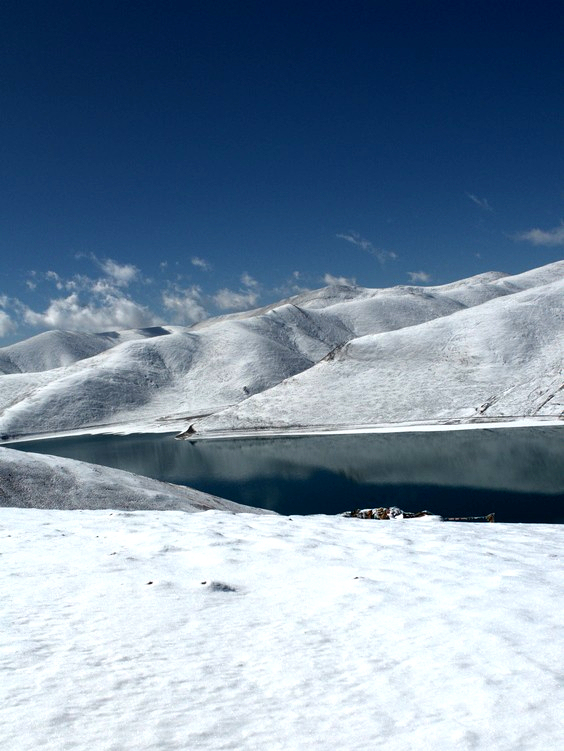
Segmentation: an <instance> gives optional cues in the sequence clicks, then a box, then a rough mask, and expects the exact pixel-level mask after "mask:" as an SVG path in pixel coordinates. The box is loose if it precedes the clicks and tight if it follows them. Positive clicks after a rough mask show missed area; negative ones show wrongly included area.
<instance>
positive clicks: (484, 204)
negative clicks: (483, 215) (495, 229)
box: [466, 193, 493, 212]
mask: <svg viewBox="0 0 564 751" xmlns="http://www.w3.org/2000/svg"><path fill="white" fill-rule="evenodd" d="M466 195H467V196H468V198H469V199H470V200H471V201H472V202H473V203H475V204H476V206H479V207H480V208H481V209H483V210H484V211H489V212H493V209H492V207H491V206H490V204H489V203H488V199H487V198H478V196H475V195H474V193H466Z"/></svg>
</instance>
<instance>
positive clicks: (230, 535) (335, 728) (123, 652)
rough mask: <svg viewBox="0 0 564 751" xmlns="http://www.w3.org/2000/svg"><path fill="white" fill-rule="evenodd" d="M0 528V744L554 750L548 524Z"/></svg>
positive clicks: (561, 643)
mask: <svg viewBox="0 0 564 751" xmlns="http://www.w3.org/2000/svg"><path fill="white" fill-rule="evenodd" d="M0 519H1V526H0V539H1V547H0V552H1V554H2V570H3V577H2V582H3V607H2V613H1V615H0V619H1V629H2V635H3V638H2V642H1V645H0V656H1V657H0V659H1V663H2V682H1V689H0V696H1V701H0V733H1V737H2V738H3V748H6V749H10V750H14V751H15V750H16V749H17V750H18V751H36V750H37V749H43V750H44V751H61V750H62V749H74V750H75V751H80V750H84V751H91V750H92V749H100V750H103V751H129V750H131V751H174V750H175V749H178V750H179V751H186V749H199V750H201V751H204V750H206V749H209V750H210V751H218V750H219V749H233V751H247V750H248V751H250V750H251V749H253V750H255V749H269V751H289V750H290V749H291V750H292V751H293V750H296V751H298V749H299V750H301V749H311V751H327V749H339V750H340V749H347V751H357V750H358V751H366V750H367V749H386V751H452V750H453V749H456V750H457V751H464V750H466V749H468V750H470V749H473V750H474V751H476V750H477V751H516V750H517V749H519V751H541V750H542V751H549V750H550V751H552V750H554V751H556V749H561V748H564V669H563V666H564V639H563V636H564V635H563V627H562V607H561V603H562V599H563V597H564V579H563V577H562V550H563V543H564V528H563V527H562V526H542V525H503V524H456V523H451V524H449V523H440V522H433V521H429V520H426V519H422V520H410V521H405V520H404V521H401V520H396V521H387V522H383V521H366V520H360V519H345V518H342V517H327V516H313V517H296V518H288V517H278V516H258V515H251V514H243V515H232V514H227V513H225V512H222V511H208V512H204V513H201V514H185V513H182V512H179V511H163V512H159V511H136V512H123V511H114V512H109V511H54V510H43V509H42V510H38V509H14V508H4V509H2V511H1V514H0Z"/></svg>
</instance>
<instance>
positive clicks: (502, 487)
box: [13, 427, 564, 522]
mask: <svg viewBox="0 0 564 751" xmlns="http://www.w3.org/2000/svg"><path fill="white" fill-rule="evenodd" d="M13 447H14V448H20V449H24V450H30V451H31V450H32V451H40V452H42V453H53V454H57V455H60V456H68V457H71V458H75V459H81V460H83V461H90V462H94V463H98V464H104V465H107V466H112V467H118V468H120V469H127V470H129V471H131V472H136V473H138V474H142V475H147V476H149V477H155V478H157V479H161V480H165V481H167V482H175V483H179V484H185V485H191V486H192V487H196V488H198V489H200V490H205V491H207V492H211V493H214V494H216V495H222V496H224V497H226V498H229V499H230V500H234V501H238V502H240V503H247V504H249V505H253V506H262V507H266V508H271V509H273V510H275V511H279V512H280V513H293V514H296V513H338V512H341V511H345V510H347V509H350V508H354V507H360V506H366V505H397V506H400V507H402V508H406V509H411V510H418V509H421V508H429V509H430V510H432V511H435V512H436V513H440V514H443V515H477V514H485V513H489V512H490V511H495V512H496V514H497V518H498V520H499V521H545V522H547V521H550V522H562V521H564V511H563V509H564V428H560V427H545V428H543V427H537V428H510V429H499V428H498V429H494V430H487V429H480V430H465V431H448V432H427V433H386V434H363V435H343V436H300V437H297V438H296V437H292V438H261V439H237V440H231V441H227V440H222V441H198V442H194V443H189V442H187V441H176V440H174V439H173V437H172V436H170V435H165V436H163V435H133V436H80V437H73V438H61V439H54V440H48V441H36V442H27V443H25V444H22V443H20V444H14V445H13Z"/></svg>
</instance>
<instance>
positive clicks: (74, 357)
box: [0, 326, 170, 374]
mask: <svg viewBox="0 0 564 751" xmlns="http://www.w3.org/2000/svg"><path fill="white" fill-rule="evenodd" d="M169 333H170V330H167V329H163V328H161V327H159V326H154V327H151V328H146V329H130V330H126V331H106V332H104V333H103V334H85V333H79V332H77V331H58V330H55V331H45V332H43V333H42V334H38V335H37V336H33V337H31V339H26V340H25V341H23V342H18V343H17V344H11V345H10V346H8V347H1V348H0V374H7V373H36V372H40V371H42V370H52V369H53V368H60V367H64V366H65V365H72V363H75V362H77V361H78V360H84V359H85V358H87V357H93V356H94V355H97V354H99V353H100V352H104V350H107V349H110V348H111V347H115V346H116V345H117V344H121V343H122V342H125V341H130V340H132V339H145V338H150V337H154V336H163V335H164V334H169Z"/></svg>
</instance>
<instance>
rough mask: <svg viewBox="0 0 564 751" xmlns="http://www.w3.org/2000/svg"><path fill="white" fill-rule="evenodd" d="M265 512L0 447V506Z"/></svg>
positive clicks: (102, 469) (116, 472) (117, 472)
mask: <svg viewBox="0 0 564 751" xmlns="http://www.w3.org/2000/svg"><path fill="white" fill-rule="evenodd" d="M7 506H17V507H21V508H36V509H37V508H44V509H73V510H76V509H122V510H126V509H129V510H131V511H139V510H144V509H158V510H160V511H166V510H169V509H177V510H181V511H206V510H209V509H222V510H224V511H230V512H233V513H235V512H243V511H245V512H252V513H258V514H261V513H262V514H264V513H269V512H268V511H264V510H263V509H255V508H250V507H248V506H242V505H240V504H238V503H233V502H232V501H226V500H224V499H223V498H217V497H216V496H212V495H209V494H208V493H201V492H200V491H199V490H194V489H192V488H185V487H181V486H179V485H171V484H169V483H165V482H158V481H157V480H151V479H149V478H147V477H141V476H140V475H134V474H131V473H130V472H122V471H120V470H118V469H111V468H109V467H100V466H96V465H94V464H88V463H86V462H77V461H73V460H72V459H63V458H60V457H54V456H48V455H46V454H33V453H23V452H20V451H14V450H13V449H8V448H5V447H2V448H0V507H7Z"/></svg>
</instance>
